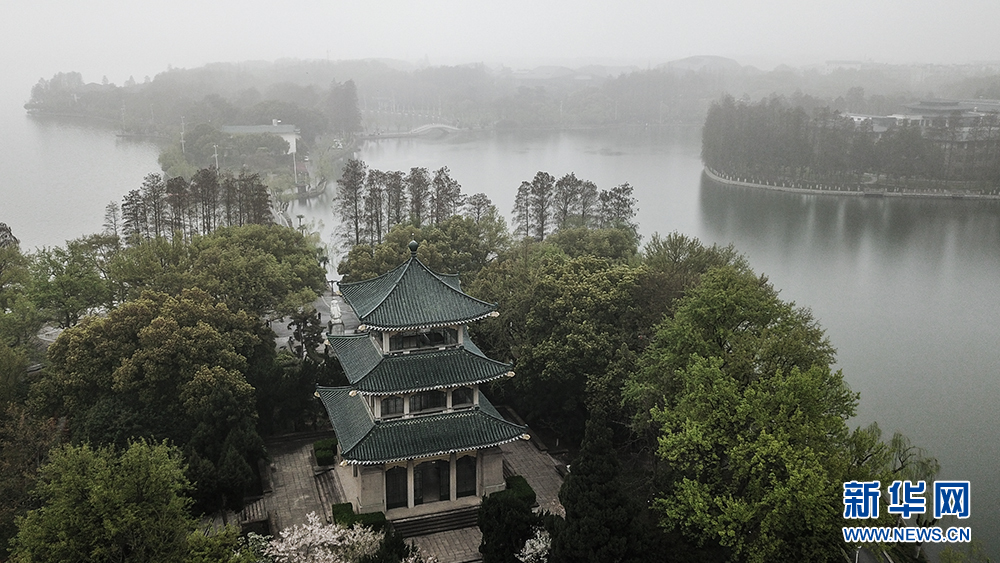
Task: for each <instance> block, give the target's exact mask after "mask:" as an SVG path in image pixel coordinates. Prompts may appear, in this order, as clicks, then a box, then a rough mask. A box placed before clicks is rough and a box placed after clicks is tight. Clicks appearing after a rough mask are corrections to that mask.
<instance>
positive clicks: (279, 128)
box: [219, 119, 299, 154]
mask: <svg viewBox="0 0 1000 563" xmlns="http://www.w3.org/2000/svg"><path fill="white" fill-rule="evenodd" d="M219 131H222V132H223V133H226V134H229V135H259V134H262V133H267V134H270V135H277V136H279V137H281V138H282V139H284V140H285V142H287V143H288V154H295V153H296V152H297V150H296V142H297V141H298V139H299V128H298V127H296V126H294V125H285V124H283V123H281V121H280V120H278V119H272V120H271V124H270V125H224V126H222V127H219Z"/></svg>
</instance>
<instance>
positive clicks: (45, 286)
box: [31, 241, 111, 328]
mask: <svg viewBox="0 0 1000 563" xmlns="http://www.w3.org/2000/svg"><path fill="white" fill-rule="evenodd" d="M31 270H32V284H31V295H32V297H33V300H34V302H35V303H37V304H38V306H39V307H40V308H41V309H42V310H43V311H45V312H46V314H47V316H48V317H49V318H50V319H52V320H53V321H55V322H57V323H58V324H59V326H61V327H63V328H68V327H71V326H73V325H75V324H76V323H78V322H80V319H81V318H82V317H83V316H84V315H87V314H88V313H91V312H93V311H95V310H97V309H98V308H99V307H101V306H103V305H106V304H108V303H109V302H110V301H111V289H110V286H109V285H108V283H107V281H106V280H105V279H104V278H102V277H101V273H100V270H99V269H98V267H97V263H96V257H95V256H94V255H93V254H92V253H91V252H89V251H88V249H87V245H86V244H85V243H84V242H83V241H70V242H68V243H67V244H66V248H61V247H55V248H43V249H41V250H39V251H38V253H37V254H35V256H34V257H33V259H32V264H31Z"/></svg>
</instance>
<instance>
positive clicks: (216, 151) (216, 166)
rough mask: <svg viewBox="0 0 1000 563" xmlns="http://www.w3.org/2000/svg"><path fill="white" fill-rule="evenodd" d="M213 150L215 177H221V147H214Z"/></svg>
mask: <svg viewBox="0 0 1000 563" xmlns="http://www.w3.org/2000/svg"><path fill="white" fill-rule="evenodd" d="M212 148H213V149H215V175H216V176H218V175H219V145H212Z"/></svg>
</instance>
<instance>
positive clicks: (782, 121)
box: [702, 95, 1000, 191]
mask: <svg viewBox="0 0 1000 563" xmlns="http://www.w3.org/2000/svg"><path fill="white" fill-rule="evenodd" d="M969 119H972V118H969ZM702 160H703V161H704V163H705V165H706V166H708V167H709V168H711V169H713V170H715V171H717V172H720V173H723V174H726V175H728V176H731V177H738V178H746V179H752V180H756V181H766V182H781V181H784V182H789V183H795V182H812V183H819V184H824V183H826V184H837V185H840V184H849V185H855V186H856V185H857V184H860V183H878V184H879V185H881V186H883V187H884V186H897V185H900V186H903V187H906V186H910V187H917V188H926V189H934V188H942V187H947V186H949V185H951V186H955V187H959V188H971V189H980V190H987V191H995V190H996V189H998V188H1000V116H998V115H996V114H986V115H984V116H982V117H977V118H975V119H972V121H968V120H967V119H963V118H961V116H958V115H954V116H950V117H940V118H936V119H935V120H934V121H933V123H932V124H931V125H930V126H929V127H927V128H926V129H922V128H921V127H918V126H916V125H909V126H898V127H890V128H889V129H888V130H885V131H882V132H875V130H874V128H873V124H872V120H871V119H867V120H863V121H860V122H856V121H855V120H854V119H852V118H850V117H848V116H846V115H844V114H841V113H839V112H837V111H833V110H831V109H830V108H829V107H825V106H824V107H818V108H815V109H813V112H812V114H811V115H810V114H809V113H807V112H806V110H804V109H803V108H802V107H800V106H796V105H792V104H790V103H789V102H788V101H787V100H786V99H785V98H783V97H781V96H774V95H772V96H771V97H770V98H767V99H764V100H761V101H759V102H753V103H749V102H744V101H737V100H735V99H733V97H731V96H728V95H727V96H723V97H722V98H721V99H720V100H718V101H716V102H715V103H713V104H712V106H711V107H710V109H709V111H708V116H707V118H706V119H705V125H704V129H703V134H702Z"/></svg>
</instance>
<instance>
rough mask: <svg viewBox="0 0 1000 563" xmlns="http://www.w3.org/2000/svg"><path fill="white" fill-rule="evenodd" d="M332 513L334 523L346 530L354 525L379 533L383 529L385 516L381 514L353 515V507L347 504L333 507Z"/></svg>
mask: <svg viewBox="0 0 1000 563" xmlns="http://www.w3.org/2000/svg"><path fill="white" fill-rule="evenodd" d="M332 513H333V521H334V523H336V524H340V525H341V526H344V527H346V528H350V527H351V526H353V525H354V524H361V525H362V526H364V527H366V528H371V529H372V530H374V531H376V532H381V531H382V530H384V529H385V525H386V519H385V514H383V513H382V512H366V513H364V514H355V513H354V507H353V506H352V505H351V503H349V502H344V503H340V504H335V505H333V511H332Z"/></svg>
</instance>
